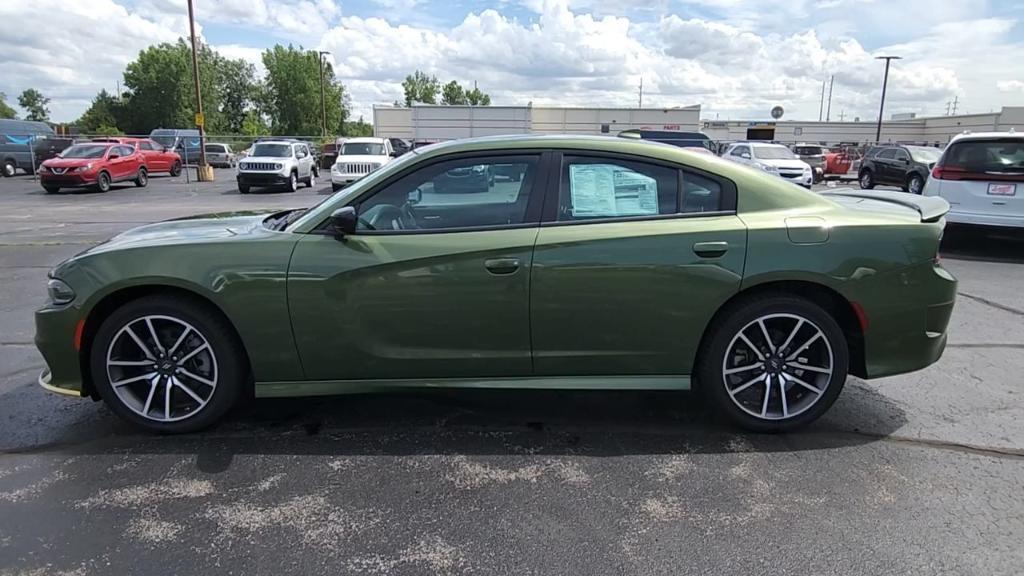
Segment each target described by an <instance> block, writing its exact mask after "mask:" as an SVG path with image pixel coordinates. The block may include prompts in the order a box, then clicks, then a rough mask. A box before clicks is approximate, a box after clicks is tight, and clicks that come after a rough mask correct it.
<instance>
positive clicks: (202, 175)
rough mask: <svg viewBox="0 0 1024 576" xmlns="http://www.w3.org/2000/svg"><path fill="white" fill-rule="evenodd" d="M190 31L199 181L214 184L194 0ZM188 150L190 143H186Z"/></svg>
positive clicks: (189, 17)
mask: <svg viewBox="0 0 1024 576" xmlns="http://www.w3.org/2000/svg"><path fill="white" fill-rule="evenodd" d="M188 30H189V34H190V35H191V37H192V79H193V80H194V81H195V84H196V127H198V128H199V170H198V172H199V181H200V182H212V181H213V170H212V169H210V167H209V166H207V164H206V131H205V130H204V128H203V125H204V124H206V119H205V118H204V117H203V94H202V91H201V90H200V89H199V54H198V51H197V49H196V43H197V42H198V39H197V38H196V17H195V12H194V11H193V9H192V0H188ZM185 149H186V150H188V142H186V143H185Z"/></svg>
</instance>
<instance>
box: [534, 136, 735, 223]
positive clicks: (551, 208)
mask: <svg viewBox="0 0 1024 576" xmlns="http://www.w3.org/2000/svg"><path fill="white" fill-rule="evenodd" d="M566 156H574V157H579V156H584V157H593V158H608V159H618V160H625V161H629V162H639V163H642V164H654V165H656V166H662V167H665V168H671V169H673V170H675V171H676V181H677V183H678V184H677V187H676V188H677V189H676V212H675V213H674V214H654V215H650V216H615V217H609V218H591V219H588V220H561V221H560V220H558V203H559V199H560V198H561V193H562V190H561V186H562V172H563V171H564V170H565V168H566V166H565V157H566ZM555 166H557V167H558V169H557V170H554V169H551V170H549V173H548V186H547V194H546V195H545V201H544V211H543V217H542V219H541V223H540V225H541V227H545V228H546V227H552V226H580V225H586V224H608V223H615V222H642V221H646V220H672V219H676V218H711V217H714V216H731V215H735V214H736V206H737V203H738V199H737V188H736V183H735V182H733V181H732V180H730V179H728V178H725V177H723V176H720V175H718V174H714V173H712V172H708V171H706V170H701V169H699V168H694V167H692V166H687V165H685V164H679V163H676V162H672V161H669V160H662V159H660V158H651V157H649V156H640V155H634V154H622V153H620V152H603V151H599V150H571V149H566V150H556V151H555V152H554V155H553V158H552V161H551V167H555ZM686 172H690V173H692V174H696V175H698V176H703V177H705V178H707V179H709V180H712V181H714V182H717V183H718V185H719V186H721V188H722V191H721V199H722V205H723V206H725V209H723V210H714V211H710V212H680V210H682V206H683V200H684V198H683V190H684V187H683V183H684V182H685V174H686ZM549 198H551V199H553V200H549Z"/></svg>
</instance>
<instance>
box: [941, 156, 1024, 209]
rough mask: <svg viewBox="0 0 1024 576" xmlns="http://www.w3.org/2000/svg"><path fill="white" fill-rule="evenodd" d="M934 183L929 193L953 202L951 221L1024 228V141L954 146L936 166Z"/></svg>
mask: <svg viewBox="0 0 1024 576" xmlns="http://www.w3.org/2000/svg"><path fill="white" fill-rule="evenodd" d="M932 180H933V181H934V182H932V183H930V184H931V185H930V186H929V190H928V193H929V194H931V193H933V191H936V192H937V194H938V195H939V196H942V197H943V198H945V199H946V200H947V201H948V202H949V204H950V207H951V218H952V217H960V216H967V217H968V218H969V217H970V215H978V216H983V217H994V218H997V219H999V218H1005V219H1006V221H1005V222H1002V224H1004V225H1009V226H1013V225H1016V226H1020V225H1021V219H1024V138H1021V137H1020V136H1017V137H996V138H987V139H970V140H966V139H965V140H959V141H956V142H953V143H952V144H950V145H949V147H948V148H947V149H946V151H945V153H944V154H943V155H942V158H941V159H940V160H939V162H938V164H937V165H936V169H935V171H934V173H933V175H932ZM952 214H955V215H956V216H952ZM997 222H998V220H997V221H994V222H993V223H997Z"/></svg>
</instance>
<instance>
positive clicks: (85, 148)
mask: <svg viewBox="0 0 1024 576" xmlns="http://www.w3.org/2000/svg"><path fill="white" fill-rule="evenodd" d="M107 148H109V146H97V145H95V144H77V145H75V146H72V147H70V148H68V149H67V150H65V151H64V152H63V153H62V154H61V157H62V158H103V155H104V154H105V153H106V152H107Z"/></svg>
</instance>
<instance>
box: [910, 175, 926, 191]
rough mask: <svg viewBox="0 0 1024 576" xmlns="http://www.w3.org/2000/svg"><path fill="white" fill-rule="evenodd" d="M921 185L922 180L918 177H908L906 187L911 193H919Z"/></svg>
mask: <svg viewBox="0 0 1024 576" xmlns="http://www.w3.org/2000/svg"><path fill="white" fill-rule="evenodd" d="M923 187H924V186H923V182H922V181H921V179H920V178H918V177H916V176H915V177H914V178H911V179H910V186H908V189H909V190H910V193H911V194H920V193H921V188H923Z"/></svg>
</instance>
